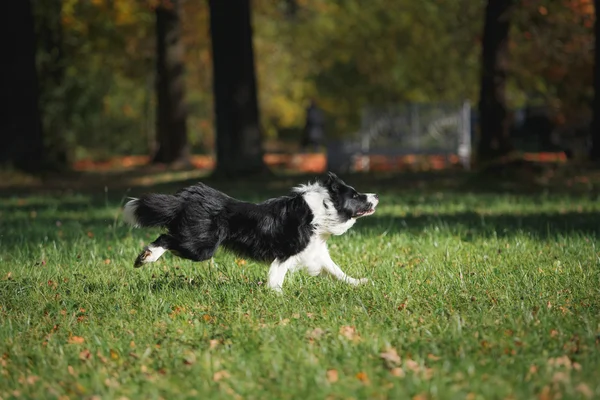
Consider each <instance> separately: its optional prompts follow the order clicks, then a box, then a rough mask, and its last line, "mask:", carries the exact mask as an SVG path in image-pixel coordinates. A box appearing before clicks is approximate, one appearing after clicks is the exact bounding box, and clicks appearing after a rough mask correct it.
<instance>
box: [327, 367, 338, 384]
mask: <svg viewBox="0 0 600 400" xmlns="http://www.w3.org/2000/svg"><path fill="white" fill-rule="evenodd" d="M338 379H339V375H338V372H337V370H335V369H329V370H327V382H329V383H335V382H337V381H338Z"/></svg>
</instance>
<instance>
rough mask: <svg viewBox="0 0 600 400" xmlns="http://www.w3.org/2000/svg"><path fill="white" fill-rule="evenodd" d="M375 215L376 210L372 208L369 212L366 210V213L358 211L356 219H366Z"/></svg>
mask: <svg viewBox="0 0 600 400" xmlns="http://www.w3.org/2000/svg"><path fill="white" fill-rule="evenodd" d="M374 213H375V209H374V208H370V209H368V210H364V211H358V212H357V213H356V215H355V217H356V218H359V217H366V216H367V215H371V214H374Z"/></svg>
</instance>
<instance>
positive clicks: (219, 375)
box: [213, 370, 231, 382]
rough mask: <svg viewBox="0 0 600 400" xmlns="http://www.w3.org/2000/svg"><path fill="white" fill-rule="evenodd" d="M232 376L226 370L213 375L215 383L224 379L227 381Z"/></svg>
mask: <svg viewBox="0 0 600 400" xmlns="http://www.w3.org/2000/svg"><path fill="white" fill-rule="evenodd" d="M230 376H231V375H229V372H227V371H225V370H223V371H218V372H215V373H214V374H213V381H215V382H219V381H220V380H222V379H227V378H229V377H230Z"/></svg>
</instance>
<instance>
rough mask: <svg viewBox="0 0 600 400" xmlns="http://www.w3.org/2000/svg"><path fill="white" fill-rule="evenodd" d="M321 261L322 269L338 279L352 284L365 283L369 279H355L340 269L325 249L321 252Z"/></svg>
mask: <svg viewBox="0 0 600 400" xmlns="http://www.w3.org/2000/svg"><path fill="white" fill-rule="evenodd" d="M321 261H322V263H323V271H324V272H327V273H328V274H330V275H332V276H334V277H335V278H337V279H339V280H340V281H343V282H346V283H349V284H351V285H354V286H356V285H360V284H363V283H367V282H368V281H369V280H368V279H367V278H361V279H356V278H353V277H351V276H348V275H346V273H345V272H344V271H342V269H341V268H340V267H339V266H338V265H337V264H336V263H335V262H334V261H333V260H332V259H331V256H330V255H329V251H327V250H325V252H324V253H323V254H321Z"/></svg>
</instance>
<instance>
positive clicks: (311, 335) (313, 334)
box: [306, 328, 325, 341]
mask: <svg viewBox="0 0 600 400" xmlns="http://www.w3.org/2000/svg"><path fill="white" fill-rule="evenodd" d="M323 335H325V331H324V330H323V329H321V328H315V329H313V330H312V331H307V332H306V338H307V339H308V340H310V341H313V340H318V339H321V338H322V337H323Z"/></svg>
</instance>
